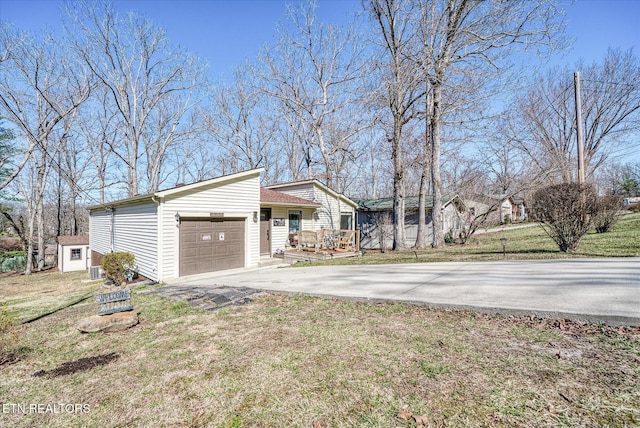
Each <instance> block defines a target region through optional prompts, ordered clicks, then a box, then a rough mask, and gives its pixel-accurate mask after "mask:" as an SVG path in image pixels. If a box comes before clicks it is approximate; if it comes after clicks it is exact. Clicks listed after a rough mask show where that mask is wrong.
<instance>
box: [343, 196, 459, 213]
mask: <svg viewBox="0 0 640 428" xmlns="http://www.w3.org/2000/svg"><path fill="white" fill-rule="evenodd" d="M418 199H419V198H418V196H406V197H405V198H404V208H405V210H407V211H416V210H417V209H418ZM354 200H355V202H356V203H357V204H358V210H359V211H392V210H393V198H373V199H354ZM440 200H441V201H442V207H443V208H444V207H445V206H447V205H448V204H450V203H451V202H453V201H454V200H459V203H461V204H462V200H461V199H460V197H459V196H458V195H444V196H442V198H441V199H440ZM425 208H427V209H429V208H433V195H427V197H426V199H425Z"/></svg>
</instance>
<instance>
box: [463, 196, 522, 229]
mask: <svg viewBox="0 0 640 428" xmlns="http://www.w3.org/2000/svg"><path fill="white" fill-rule="evenodd" d="M465 205H466V206H467V208H468V210H469V215H470V220H472V219H473V218H474V217H476V216H478V215H481V214H484V213H486V212H487V211H488V210H490V209H493V210H494V211H492V212H491V213H490V214H489V215H488V216H487V218H486V219H485V220H484V223H486V224H488V225H491V224H503V223H509V222H512V221H523V220H525V219H526V218H527V204H526V202H525V200H524V199H522V198H515V197H513V196H506V195H489V196H481V195H477V196H474V197H472V198H470V199H467V200H465Z"/></svg>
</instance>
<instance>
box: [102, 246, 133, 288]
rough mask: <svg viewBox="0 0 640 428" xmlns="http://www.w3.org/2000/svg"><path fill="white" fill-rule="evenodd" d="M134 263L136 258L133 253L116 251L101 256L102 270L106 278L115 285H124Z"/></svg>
mask: <svg viewBox="0 0 640 428" xmlns="http://www.w3.org/2000/svg"><path fill="white" fill-rule="evenodd" d="M135 263H136V258H135V256H134V255H133V254H131V253H128V252H124V251H116V252H113V253H108V254H105V255H104V257H102V270H103V271H104V275H105V276H106V277H107V279H110V280H112V281H113V282H114V283H115V284H116V285H126V280H127V274H128V273H129V272H131V271H132V270H133V268H134V266H135Z"/></svg>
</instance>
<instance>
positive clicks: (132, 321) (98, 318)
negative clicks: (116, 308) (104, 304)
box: [76, 311, 140, 333]
mask: <svg viewBox="0 0 640 428" xmlns="http://www.w3.org/2000/svg"><path fill="white" fill-rule="evenodd" d="M139 322H140V321H139V320H138V314H137V313H136V312H135V311H128V312H117V313H115V314H111V315H93V316H90V317H87V318H84V319H81V320H80V322H78V325H77V326H76V328H77V329H78V330H80V331H81V332H83V333H97V332H99V331H102V332H105V333H108V332H112V331H123V330H126V329H128V328H129V327H133V326H134V325H136V324H138V323H139Z"/></svg>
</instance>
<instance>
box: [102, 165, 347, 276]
mask: <svg viewBox="0 0 640 428" xmlns="http://www.w3.org/2000/svg"><path fill="white" fill-rule="evenodd" d="M261 171H262V169H254V170H250V171H244V172H239V173H236V174H230V175H226V176H222V177H216V178H213V179H210V180H205V181H201V182H197V183H193V184H189V185H184V186H179V187H174V188H171V189H167V190H162V191H158V192H154V193H150V194H146V195H140V196H135V197H133V198H128V199H122V200H119V201H114V202H110V203H106V204H101V205H96V206H93V207H90V208H89V213H90V222H89V224H90V226H89V228H90V234H89V236H90V247H91V265H92V266H96V265H98V264H100V260H101V258H102V256H103V255H104V254H107V253H109V252H112V251H128V252H131V253H133V254H134V255H135V257H136V265H137V266H136V269H135V270H136V271H137V272H138V274H140V275H143V276H145V277H147V278H149V279H152V280H155V281H166V280H168V279H172V278H178V277H182V276H188V275H193V274H200V273H207V272H214V271H220V270H226V269H233V268H241V267H252V266H257V265H258V262H259V261H260V256H261V255H271V254H274V253H275V252H276V250H277V249H284V248H285V245H286V243H287V239H288V235H289V233H291V232H293V231H296V232H297V231H299V230H303V229H309V230H320V229H321V228H322V227H323V226H325V225H327V224H328V223H327V222H326V221H324V217H325V213H326V212H331V213H333V211H334V205H335V202H332V200H335V201H338V202H337V203H338V207H339V208H340V207H342V205H347V206H351V212H352V213H353V211H354V210H355V203H353V202H352V201H349V200H348V199H346V198H344V197H343V196H342V195H338V194H336V193H335V192H333V191H332V190H330V189H328V188H326V186H324V185H322V184H321V183H316V182H315V181H310V182H305V184H302V185H301V188H305V189H306V188H307V187H310V189H306V190H311V192H310V193H308V194H309V195H310V197H316V199H317V200H315V201H314V200H311V199H309V198H303V197H299V196H296V195H295V194H293V193H295V192H296V185H294V183H290V185H282V186H285V188H286V189H287V190H288V192H280V190H279V189H276V188H277V187H278V186H271V187H269V188H262V189H261V188H260V173H261ZM324 194H326V195H328V196H326V197H325V196H323V195H324ZM349 202H350V204H351V205H349ZM341 204H342V205H341ZM344 209H345V210H346V208H344ZM338 212H340V211H338ZM332 215H333V214H332Z"/></svg>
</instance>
